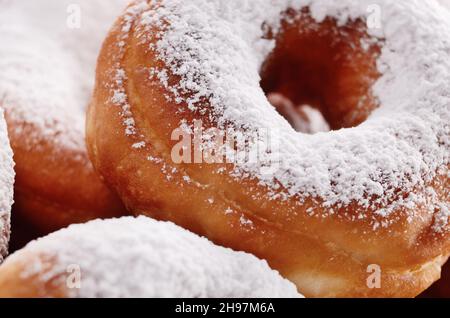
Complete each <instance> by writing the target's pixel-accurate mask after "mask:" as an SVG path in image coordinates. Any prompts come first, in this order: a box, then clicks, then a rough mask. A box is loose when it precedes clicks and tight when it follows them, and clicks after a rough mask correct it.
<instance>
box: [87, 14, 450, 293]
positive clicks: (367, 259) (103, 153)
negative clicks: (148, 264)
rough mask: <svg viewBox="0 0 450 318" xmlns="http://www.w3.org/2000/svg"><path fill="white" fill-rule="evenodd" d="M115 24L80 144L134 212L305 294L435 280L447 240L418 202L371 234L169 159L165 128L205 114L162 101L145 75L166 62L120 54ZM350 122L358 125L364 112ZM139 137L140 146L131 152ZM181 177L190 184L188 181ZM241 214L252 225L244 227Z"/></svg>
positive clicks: (413, 289) (387, 289) (367, 227)
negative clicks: (246, 255)
mask: <svg viewBox="0 0 450 318" xmlns="http://www.w3.org/2000/svg"><path fill="white" fill-rule="evenodd" d="M121 23H122V20H119V22H118V23H117V24H116V26H115V28H114V29H113V31H112V33H111V34H110V35H109V37H108V38H107V40H106V42H105V44H104V47H103V49H102V52H101V54H100V58H99V64H98V70H97V81H96V83H97V85H96V89H95V93H94V98H93V101H92V103H91V105H90V108H89V111H88V123H87V140H88V149H89V152H90V156H91V158H92V160H93V163H94V166H95V167H96V169H97V170H98V171H99V172H100V174H101V175H103V176H104V178H105V180H106V181H107V182H108V183H109V184H110V185H111V187H112V188H114V189H116V190H117V192H118V193H119V195H120V197H121V198H122V200H123V201H124V203H125V205H126V206H127V207H128V208H129V209H130V210H131V211H133V212H134V213H135V214H136V215H137V214H144V215H148V216H151V217H154V218H157V219H162V220H170V221H173V222H175V223H177V224H179V225H181V226H183V227H185V228H187V229H190V230H192V231H194V232H196V233H198V234H200V235H204V236H207V237H208V238H209V239H211V240H212V241H214V242H215V243H217V244H220V245H224V246H228V247H231V248H233V249H236V250H243V251H246V252H250V253H253V254H255V255H257V256H258V257H260V258H263V259H267V260H268V261H269V263H270V265H271V266H272V267H273V268H275V269H277V270H279V271H280V272H281V273H282V274H283V275H284V276H285V277H287V278H289V279H291V280H292V281H294V282H296V283H297V286H298V287H299V290H300V292H302V293H303V294H304V295H306V296H309V297H329V296H337V297H364V296H369V297H386V296H390V297H413V296H416V295H418V294H419V293H420V292H421V291H423V290H424V289H426V288H427V287H428V286H430V285H431V284H432V283H433V282H434V281H435V280H437V279H438V278H439V275H440V267H441V265H442V264H443V262H444V261H445V259H446V258H447V256H448V253H449V240H448V238H447V237H445V239H440V238H439V237H438V235H437V234H436V233H434V232H433V231H431V226H432V224H433V222H434V220H433V217H432V215H430V214H429V213H427V211H426V209H425V208H423V209H422V208H420V207H418V209H417V216H418V217H417V218H416V220H414V222H412V223H411V222H408V221H407V220H406V219H405V218H404V217H402V211H400V210H399V211H395V212H394V213H393V215H392V217H393V218H398V219H399V220H398V221H397V222H396V223H395V224H394V225H393V226H391V227H389V228H380V229H378V230H377V231H374V230H373V225H372V224H371V223H369V222H368V221H367V220H364V219H361V220H353V221H350V220H348V219H346V218H342V217H341V216H342V215H344V214H345V215H357V214H358V209H360V208H359V207H357V206H356V205H350V206H348V207H345V208H339V207H334V208H335V210H336V211H337V212H336V214H335V215H334V216H329V217H327V218H320V217H317V218H316V217H311V216H309V215H308V213H306V210H307V209H308V208H309V207H311V206H314V205H316V204H318V203H317V202H313V201H311V200H309V199H306V200H305V202H304V204H302V205H298V204H296V202H295V200H294V199H292V200H288V201H278V200H272V201H270V200H268V199H267V196H266V195H265V194H267V191H268V190H267V189H266V188H265V187H263V186H261V185H259V184H258V181H257V180H252V179H245V178H243V179H241V180H236V179H235V178H233V177H231V176H230V175H228V174H226V173H225V174H217V173H216V171H217V170H218V168H220V167H221V168H225V169H229V168H230V166H228V165H219V164H215V165H213V166H211V165H207V164H195V165H191V164H181V165H175V164H173V162H172V160H171V157H170V154H171V149H172V147H173V145H174V142H172V141H171V132H172V131H173V129H175V128H177V127H178V125H179V123H180V121H181V120H182V119H185V120H187V121H188V122H193V120H194V119H202V120H203V124H204V126H205V129H207V128H208V127H209V126H213V123H210V122H209V121H208V118H209V117H208V114H204V115H203V116H200V115H199V114H193V113H191V114H188V115H186V114H183V116H181V115H180V114H177V113H176V112H175V111H173V110H174V109H176V107H175V106H174V105H172V104H171V103H170V102H169V101H168V100H167V99H166V98H165V94H166V92H165V89H164V88H163V87H162V86H161V85H160V83H159V82H155V81H149V80H148V75H147V74H146V73H145V72H142V69H149V68H152V67H159V68H161V67H162V68H164V65H163V64H162V62H161V61H158V59H157V58H156V56H154V55H153V53H152V52H151V51H149V50H148V49H147V46H146V45H144V44H142V41H141V40H140V39H136V38H135V37H133V36H130V37H129V38H128V39H126V40H125V41H124V42H125V46H124V47H125V48H126V52H125V53H124V54H123V52H121V48H120V47H119V46H118V45H117V42H118V38H119V37H120V25H121ZM133 31H136V30H134V29H133V28H132V32H133ZM157 31H158V30H153V33H155V34H156V33H157ZM369 58H370V57H369ZM118 65H119V66H120V68H122V69H123V70H125V72H126V74H127V75H128V76H127V80H126V83H125V90H126V93H127V96H128V99H129V100H128V103H129V104H130V105H131V111H132V112H133V118H134V120H135V122H136V129H137V131H138V135H139V138H140V139H139V140H138V139H136V138H133V137H130V136H125V134H124V133H123V131H124V127H123V123H122V118H121V116H120V113H119V112H118V111H117V106H116V105H114V104H113V103H112V102H111V91H110V89H109V88H110V87H114V85H115V83H114V80H113V78H114V76H113V74H115V72H116V71H117V68H118ZM137 66H139V67H137ZM176 80H177V79H176V78H170V81H176ZM287 95H289V94H287ZM344 113H345V112H344ZM364 113H365V114H367V112H364ZM330 116H331V118H334V117H336V116H334V115H330ZM344 117H345V116H344ZM353 118H357V119H356V123H357V122H360V120H361V119H363V118H364V117H358V116H357V117H353ZM351 125H352V124H351V123H349V124H348V125H347V124H344V126H351ZM333 126H335V127H337V126H338V125H337V124H334V125H333ZM138 141H144V142H145V143H146V145H147V147H145V149H133V147H132V145H133V144H134V143H135V142H138ZM149 158H158V159H159V160H156V161H152V160H149ZM173 168H176V172H175V173H172V174H170V178H168V175H167V173H165V172H164V171H172V169H173ZM183 175H188V176H189V178H190V180H191V181H190V182H189V183H187V182H185V181H184V180H183ZM435 182H444V183H445V182H447V180H446V179H445V178H444V179H443V180H435ZM249 198H251V199H249ZM230 211H231V213H230ZM293 216H295V217H293ZM243 218H244V219H245V220H249V221H251V222H250V223H246V222H244V223H246V224H242V219H243ZM380 221H382V217H381V216H380ZM372 264H375V265H378V266H379V267H380V269H381V271H382V285H381V288H379V289H378V288H374V289H371V288H369V287H368V286H367V279H368V277H369V275H370V274H368V272H367V271H368V266H369V265H372Z"/></svg>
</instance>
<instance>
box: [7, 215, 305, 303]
mask: <svg viewBox="0 0 450 318" xmlns="http://www.w3.org/2000/svg"><path fill="white" fill-rule="evenodd" d="M0 297H220V298H223V297H227V298H228V297H239V298H242V297H300V295H299V294H298V293H297V290H296V288H295V285H294V284H292V283H290V282H289V281H288V280H286V279H284V278H282V277H281V276H280V275H279V273H278V272H276V271H274V270H272V269H270V268H269V266H268V265H267V262H265V261H261V260H259V259H257V258H256V257H254V256H253V255H249V254H245V253H242V252H234V251H232V250H230V249H226V248H223V247H219V246H215V245H214V244H212V243H211V242H209V241H208V240H207V239H205V238H200V237H198V236H197V235H195V234H193V233H191V232H188V231H186V230H184V229H181V228H179V227H178V226H176V225H174V224H171V223H165V222H158V221H155V220H152V219H149V218H146V217H139V218H137V219H134V218H131V217H125V218H121V219H112V220H105V221H100V220H99V221H91V222H89V223H87V224H80V225H73V226H70V227H69V228H67V229H64V230H61V231H58V232H56V233H54V234H51V235H49V236H47V237H45V238H43V239H40V240H38V241H35V242H32V243H30V244H29V245H28V246H27V247H25V248H24V249H23V250H21V251H19V252H17V253H15V254H13V255H11V256H10V257H9V258H8V259H7V260H6V261H5V263H4V265H3V266H1V267H0Z"/></svg>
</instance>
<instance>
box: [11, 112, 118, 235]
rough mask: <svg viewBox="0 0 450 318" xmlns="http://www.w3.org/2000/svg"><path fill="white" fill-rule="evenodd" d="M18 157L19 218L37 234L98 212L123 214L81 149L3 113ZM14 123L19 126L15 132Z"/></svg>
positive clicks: (105, 215) (100, 214) (16, 208)
mask: <svg viewBox="0 0 450 318" xmlns="http://www.w3.org/2000/svg"><path fill="white" fill-rule="evenodd" d="M6 120H7V123H8V130H9V135H10V140H11V147H12V148H13V151H14V160H15V162H16V167H15V170H16V182H15V198H14V199H15V205H14V212H15V214H16V219H17V222H24V223H26V224H28V225H30V226H33V227H35V228H36V232H39V233H40V234H41V235H44V234H48V233H50V232H52V231H55V230H58V229H60V228H63V227H66V226H68V225H70V224H73V223H82V222H86V221H88V220H92V219H96V218H108V217H118V216H122V215H124V213H125V212H124V211H125V209H124V207H123V205H122V203H121V202H120V200H119V199H118V198H117V196H116V195H115V194H114V193H113V192H112V191H111V190H110V189H109V188H108V187H107V186H106V185H105V184H104V183H103V181H101V179H100V177H99V176H98V175H97V173H96V172H95V171H94V169H93V167H92V164H91V162H90V161H89V158H88V156H87V151H85V150H83V149H66V148H64V147H63V146H61V145H60V144H58V143H57V142H55V141H53V140H49V139H48V138H45V137H44V136H41V137H33V138H34V139H31V138H32V137H29V139H27V137H26V136H36V135H37V133H38V132H39V129H36V128H35V127H34V126H33V125H31V124H27V123H24V122H19V121H17V120H13V119H12V118H11V117H9V116H8V113H7V114H6ZM18 127H21V129H20V130H21V132H20V133H18V132H17V131H18V129H17V128H18Z"/></svg>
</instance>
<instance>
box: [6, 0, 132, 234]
mask: <svg viewBox="0 0 450 318" xmlns="http://www.w3.org/2000/svg"><path fill="white" fill-rule="evenodd" d="M125 6H126V1H125V0H115V1H108V2H104V1H101V0H95V1H91V0H89V1H87V0H83V1H78V2H77V4H72V1H68V0H67V1H52V0H38V1H24V0H19V1H6V2H5V1H3V2H1V3H0V16H1V19H0V38H1V39H2V45H1V46H0V106H2V107H4V108H5V111H6V120H7V122H8V128H9V133H10V138H11V145H12V148H13V150H14V154H15V161H16V164H17V165H16V172H17V181H16V185H15V202H16V203H15V218H16V219H20V220H21V221H20V222H22V223H23V222H26V223H29V224H31V225H32V226H33V227H35V228H36V229H37V230H38V231H39V232H42V233H47V232H50V231H53V230H56V229H59V228H61V227H64V226H67V225H69V224H72V223H77V222H84V221H87V220H90V219H93V218H98V217H112V216H119V215H122V212H123V207H122V205H121V203H120V201H119V200H118V199H117V198H116V195H114V194H112V193H111V192H110V190H109V189H108V188H107V187H106V186H105V185H104V183H103V182H102V181H101V180H100V178H99V177H98V175H97V174H96V173H95V172H94V170H93V167H92V164H91V163H90V161H89V159H88V156H87V151H86V146H85V140H84V139H85V128H84V126H85V124H84V122H85V108H86V106H87V104H88V102H89V98H90V94H91V91H92V89H91V87H92V86H91V85H93V83H92V82H93V79H94V66H95V60H96V56H97V54H98V50H99V47H100V44H101V41H102V37H103V36H104V34H106V31H107V29H108V28H109V27H110V25H111V24H112V23H113V21H114V18H115V16H116V14H118V13H119V12H120V10H121V9H123V8H124V7H125ZM36 12H40V13H42V14H39V15H36ZM78 15H79V16H78ZM77 19H81V20H79V21H78V20H77ZM80 43H82V44H83V47H82V48H81V47H80Z"/></svg>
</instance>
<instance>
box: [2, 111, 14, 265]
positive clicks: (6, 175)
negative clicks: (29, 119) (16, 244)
mask: <svg viewBox="0 0 450 318" xmlns="http://www.w3.org/2000/svg"><path fill="white" fill-rule="evenodd" d="M13 167H14V162H13V155H12V150H11V147H10V145H9V140H8V134H7V131H6V123H5V119H4V117H3V110H2V108H0V262H2V261H3V257H4V256H5V255H6V253H7V252H8V241H9V233H10V213H11V206H12V204H13V186H14V169H13Z"/></svg>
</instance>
